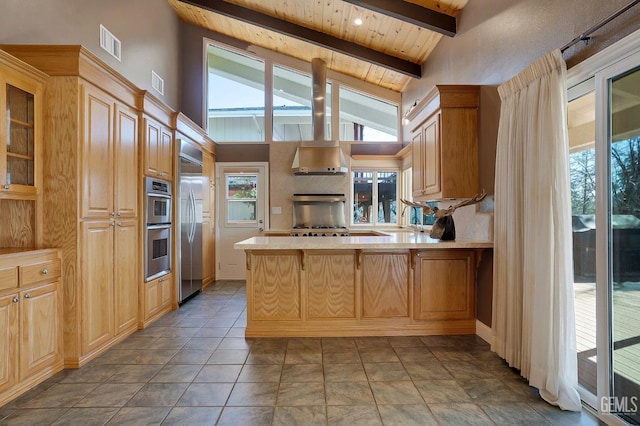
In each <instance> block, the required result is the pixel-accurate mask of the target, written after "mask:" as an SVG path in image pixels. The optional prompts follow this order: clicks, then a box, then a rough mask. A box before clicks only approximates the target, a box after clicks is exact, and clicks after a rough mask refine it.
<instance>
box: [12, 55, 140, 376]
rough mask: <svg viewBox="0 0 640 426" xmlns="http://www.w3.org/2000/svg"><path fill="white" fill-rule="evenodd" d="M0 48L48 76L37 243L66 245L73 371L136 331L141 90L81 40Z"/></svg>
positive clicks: (67, 344) (67, 351)
mask: <svg viewBox="0 0 640 426" xmlns="http://www.w3.org/2000/svg"><path fill="white" fill-rule="evenodd" d="M2 48H3V49H4V50H6V51H7V52H9V53H10V54H12V55H14V56H16V57H18V58H20V59H21V60H23V61H25V62H27V63H29V64H30V65H32V66H34V67H36V68H37V69H40V70H42V71H43V72H45V73H47V74H48V75H49V78H48V80H47V86H46V91H45V95H44V109H45V110H46V111H47V114H46V115H45V117H44V128H46V129H47V131H46V132H45V133H44V135H43V145H44V159H45V161H44V164H43V175H44V181H43V206H44V209H45V211H47V212H50V214H47V215H46V216H44V217H43V244H44V245H45V246H52V247H62V250H63V255H62V259H63V269H64V270H65V271H67V273H66V274H65V280H64V293H65V295H66V296H65V303H64V306H63V309H64V318H65V321H64V327H65V331H64V361H65V366H66V367H79V366H81V365H84V364H85V363H87V362H89V361H90V360H91V359H93V358H95V357H96V356H98V355H99V354H101V353H102V352H104V351H106V350H107V349H108V348H110V347H111V346H113V345H115V344H116V343H118V342H119V341H121V340H122V339H124V338H125V337H127V336H128V335H130V334H131V333H133V332H134V331H135V330H136V329H137V321H136V320H133V321H132V317H131V316H132V310H131V306H138V302H137V298H138V294H139V293H138V291H139V285H138V283H139V280H140V263H141V261H142V260H141V259H142V256H141V252H142V242H141V240H142V238H141V237H140V227H139V208H140V204H141V199H140V197H139V194H140V188H141V182H140V176H141V173H140V166H139V154H138V151H139V145H140V144H139V142H140V134H141V130H140V127H141V126H140V109H139V108H138V107H139V106H140V105H141V101H140V99H141V97H142V92H141V91H140V90H139V89H138V88H137V87H136V86H135V85H133V84H132V83H131V82H129V81H128V80H126V79H124V78H123V77H122V76H121V75H119V74H118V73H116V72H115V71H114V70H112V69H111V68H110V67H109V66H107V65H106V64H105V63H104V62H102V61H101V60H100V59H99V58H97V57H96V56H95V55H94V54H92V53H91V52H89V51H88V50H87V49H85V48H84V47H82V46H78V45H70V46H60V45H10V46H7V45H5V46H3V47H2ZM118 222H120V223H122V224H125V223H126V224H127V226H126V228H127V231H129V232H124V231H123V232H118V231H116V228H117V223H118ZM134 236H137V238H134ZM132 263H133V264H134V265H132ZM134 274H135V276H134ZM132 277H133V278H132ZM127 283H128V284H127ZM131 287H132V288H131ZM123 301H126V303H124V304H123Z"/></svg>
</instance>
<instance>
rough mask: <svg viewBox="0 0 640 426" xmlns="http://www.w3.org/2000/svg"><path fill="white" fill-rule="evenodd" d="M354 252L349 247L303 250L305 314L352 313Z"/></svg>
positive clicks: (349, 315) (312, 316)
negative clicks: (344, 248)
mask: <svg viewBox="0 0 640 426" xmlns="http://www.w3.org/2000/svg"><path fill="white" fill-rule="evenodd" d="M355 256H356V254H355V252H354V251H353V250H346V251H343V252H341V251H339V250H336V251H335V252H332V253H331V254H328V253H326V252H317V253H314V252H307V253H305V260H304V264H305V265H306V268H305V270H306V271H307V291H306V294H307V303H306V306H307V318H309V319H322V318H355V317H356V262H355V260H356V257H355Z"/></svg>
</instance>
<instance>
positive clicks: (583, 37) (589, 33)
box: [560, 0, 640, 53]
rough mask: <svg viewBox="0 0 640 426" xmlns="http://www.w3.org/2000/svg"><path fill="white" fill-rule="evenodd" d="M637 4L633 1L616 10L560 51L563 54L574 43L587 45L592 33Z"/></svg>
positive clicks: (639, 0)
mask: <svg viewBox="0 0 640 426" xmlns="http://www.w3.org/2000/svg"><path fill="white" fill-rule="evenodd" d="M638 3H640V0H634V1H633V2H631V3H630V4H628V5H626V6H625V7H623V8H622V9H620V10H618V11H617V12H616V13H614V14H613V15H611V16H609V17H608V18H606V19H604V20H603V21H600V22H599V23H597V24H596V25H594V26H593V27H591V28H589V29H588V30H587V31H585V32H583V33H582V34H580V35H579V36H577V37H576V38H574V39H573V40H571V41H570V42H569V43H567V44H565V45H564V46H562V47H561V48H560V51H561V52H563V53H564V51H565V50H567V49H568V48H570V47H571V46H573V45H574V44H576V43H578V42H580V41H585V42H587V43H588V42H589V40H590V39H591V37H589V35H591V34H592V33H594V32H596V31H598V30H599V29H600V28H602V27H603V26H605V25H607V24H608V23H609V22H611V21H613V20H614V19H616V18H617V17H618V16H620V15H622V14H623V13H625V12H626V11H627V10H629V9H631V8H632V7H633V6H635V5H636V4H638Z"/></svg>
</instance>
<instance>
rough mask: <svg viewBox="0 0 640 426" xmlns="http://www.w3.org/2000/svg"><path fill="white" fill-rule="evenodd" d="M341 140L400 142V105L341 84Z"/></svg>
mask: <svg viewBox="0 0 640 426" xmlns="http://www.w3.org/2000/svg"><path fill="white" fill-rule="evenodd" d="M340 140H347V141H363V142H396V141H397V140H398V106H397V105H394V104H391V103H389V102H385V101H381V100H379V99H376V98H373V97H371V96H368V95H364V94H361V93H358V92H355V91H353V90H350V89H347V88H345V87H341V88H340Z"/></svg>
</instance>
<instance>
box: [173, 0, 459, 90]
mask: <svg viewBox="0 0 640 426" xmlns="http://www.w3.org/2000/svg"><path fill="white" fill-rule="evenodd" d="M168 2H169V4H170V5H171V7H172V8H173V9H174V10H175V12H176V14H177V15H178V16H179V17H180V19H182V20H183V21H184V22H186V23H188V24H191V25H195V26H199V27H202V28H205V29H207V30H210V31H212V32H216V33H219V34H222V35H224V36H227V37H232V38H235V39H237V40H240V41H243V42H245V43H249V44H251V45H255V46H259V47H261V48H264V49H269V50H273V51H275V52H278V53H281V54H285V55H288V56H292V57H294V58H297V59H300V60H303V61H306V62H311V59H313V58H322V59H323V60H324V61H325V62H326V64H327V68H328V69H330V70H333V71H336V72H339V73H342V74H346V75H350V76H352V77H355V78H359V79H361V80H364V81H367V82H369V83H372V84H376V85H378V86H381V87H384V88H387V89H391V90H395V91H397V92H402V91H403V90H404V89H405V87H406V86H407V84H408V83H409V82H410V81H411V79H412V78H420V74H421V65H422V64H423V63H424V62H425V61H426V60H427V59H428V57H429V55H430V54H431V52H432V51H433V49H434V48H435V46H436V45H437V44H438V42H439V41H440V40H441V38H442V37H449V36H455V35H454V34H455V26H456V20H455V18H456V17H457V16H458V15H459V14H460V12H461V11H462V9H463V8H464V6H465V5H466V4H467V2H468V0H413V1H411V2H405V1H402V0H391V1H383V0H346V1H341V0H228V1H222V0H168ZM356 18H360V19H361V20H362V24H361V25H359V26H356V25H354V20H355V19H356ZM452 30H453V31H452ZM443 34H446V35H443Z"/></svg>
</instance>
